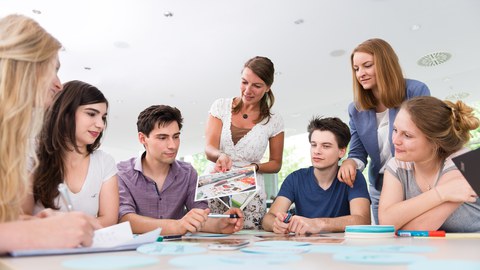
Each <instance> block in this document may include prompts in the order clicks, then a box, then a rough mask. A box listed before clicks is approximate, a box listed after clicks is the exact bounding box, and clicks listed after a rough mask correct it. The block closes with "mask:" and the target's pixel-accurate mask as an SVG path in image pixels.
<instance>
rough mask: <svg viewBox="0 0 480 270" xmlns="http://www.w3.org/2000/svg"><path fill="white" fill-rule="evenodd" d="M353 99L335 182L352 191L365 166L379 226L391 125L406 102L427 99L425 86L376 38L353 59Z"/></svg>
mask: <svg viewBox="0 0 480 270" xmlns="http://www.w3.org/2000/svg"><path fill="white" fill-rule="evenodd" d="M350 60H351V65H352V78H353V95H354V101H353V102H352V103H351V104H350V105H349V106H348V114H349V116H350V132H351V133H352V139H351V141H350V146H349V149H350V150H349V152H348V158H347V159H346V160H345V161H343V163H342V166H341V167H340V170H338V179H339V180H340V181H341V182H345V183H346V184H347V185H349V186H350V187H352V186H353V184H354V182H355V176H356V173H357V169H358V170H360V171H363V170H364V169H365V167H366V165H367V157H370V164H369V166H368V182H369V184H370V186H369V193H370V198H371V200H372V214H373V218H374V220H375V223H377V224H378V200H379V197H380V191H381V190H382V183H383V173H384V171H385V165H386V163H387V161H388V160H389V159H390V158H391V157H392V156H393V155H394V151H393V144H392V141H391V138H392V125H393V121H394V120H395V116H396V115H397V113H398V107H400V105H401V104H402V102H403V101H404V100H407V99H410V98H412V97H416V96H429V95H430V90H429V89H428V87H427V86H426V85H425V84H424V83H422V82H420V81H416V80H411V79H405V78H404V77H403V74H402V68H401V67H400V63H399V60H398V57H397V54H396V53H395V51H394V50H393V48H392V46H390V44H388V43H387V42H386V41H385V40H382V39H379V38H374V39H369V40H366V41H364V42H362V43H361V44H360V45H358V46H357V47H356V48H355V49H354V50H353V52H352V55H351V58H350Z"/></svg>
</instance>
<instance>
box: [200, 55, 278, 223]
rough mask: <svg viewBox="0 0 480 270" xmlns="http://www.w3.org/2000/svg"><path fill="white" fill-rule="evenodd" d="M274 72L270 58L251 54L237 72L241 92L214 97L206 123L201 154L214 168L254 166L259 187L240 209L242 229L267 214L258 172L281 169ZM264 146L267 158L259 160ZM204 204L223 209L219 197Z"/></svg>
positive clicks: (262, 183)
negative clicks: (228, 95)
mask: <svg viewBox="0 0 480 270" xmlns="http://www.w3.org/2000/svg"><path fill="white" fill-rule="evenodd" d="M274 73H275V68H274V65H273V63H272V61H270V59H268V58H266V57H261V56H256V57H254V58H252V59H250V60H248V61H247V62H246V63H245V65H244V68H243V71H242V77H241V84H240V96H238V97H234V98H221V99H217V100H216V101H215V102H214V103H213V104H212V106H211V108H210V112H209V113H210V114H209V116H208V121H207V129H206V132H205V133H206V135H205V137H206V144H207V145H206V147H205V153H206V155H207V158H208V160H210V161H212V162H214V163H215V167H214V171H216V172H225V171H228V170H230V169H231V168H232V167H237V168H238V167H245V166H248V165H252V166H255V169H256V172H257V184H258V186H259V187H260V191H259V193H258V194H257V195H255V197H254V198H253V200H252V201H251V202H250V203H249V204H248V205H247V206H246V207H245V209H244V210H243V211H244V214H245V223H244V228H245V229H260V228H261V219H262V217H263V216H264V215H265V213H266V209H267V205H266V193H265V188H264V182H263V176H262V173H277V172H278V171H280V168H281V167H282V154H283V141H284V131H283V119H282V118H281V116H280V115H279V114H278V113H274V112H272V110H271V108H272V106H273V103H274V101H275V98H274V96H273V93H272V89H271V86H272V84H273V79H274ZM267 146H268V147H269V151H270V155H269V160H268V161H267V162H264V163H260V160H261V159H262V157H263V155H264V153H265V150H266V149H267ZM209 207H210V208H211V210H212V212H216V211H218V213H223V212H225V211H224V210H226V209H225V208H226V207H225V206H224V205H223V204H221V203H220V202H219V201H210V202H209Z"/></svg>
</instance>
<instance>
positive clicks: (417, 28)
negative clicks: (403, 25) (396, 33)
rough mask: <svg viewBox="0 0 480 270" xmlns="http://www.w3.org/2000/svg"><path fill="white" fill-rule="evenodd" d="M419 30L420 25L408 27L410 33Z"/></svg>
mask: <svg viewBox="0 0 480 270" xmlns="http://www.w3.org/2000/svg"><path fill="white" fill-rule="evenodd" d="M420 28H422V26H421V25H420V24H414V25H412V26H410V30H412V31H418V30H420Z"/></svg>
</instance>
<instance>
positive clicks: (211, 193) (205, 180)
mask: <svg viewBox="0 0 480 270" xmlns="http://www.w3.org/2000/svg"><path fill="white" fill-rule="evenodd" d="M257 188H258V187H257V177H256V174H255V167H245V168H237V169H232V170H230V171H227V172H224V173H213V174H206V175H200V176H199V177H198V179H197V187H196V190H195V201H201V200H207V199H213V198H219V197H230V196H233V195H237V194H242V193H254V191H256V190H257Z"/></svg>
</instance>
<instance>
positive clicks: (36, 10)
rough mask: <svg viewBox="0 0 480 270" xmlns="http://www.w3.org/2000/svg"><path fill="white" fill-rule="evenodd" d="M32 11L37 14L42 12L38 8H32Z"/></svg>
mask: <svg viewBox="0 0 480 270" xmlns="http://www.w3.org/2000/svg"><path fill="white" fill-rule="evenodd" d="M32 12H33V14H37V15H40V14H42V12H41V11H40V10H38V9H32Z"/></svg>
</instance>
